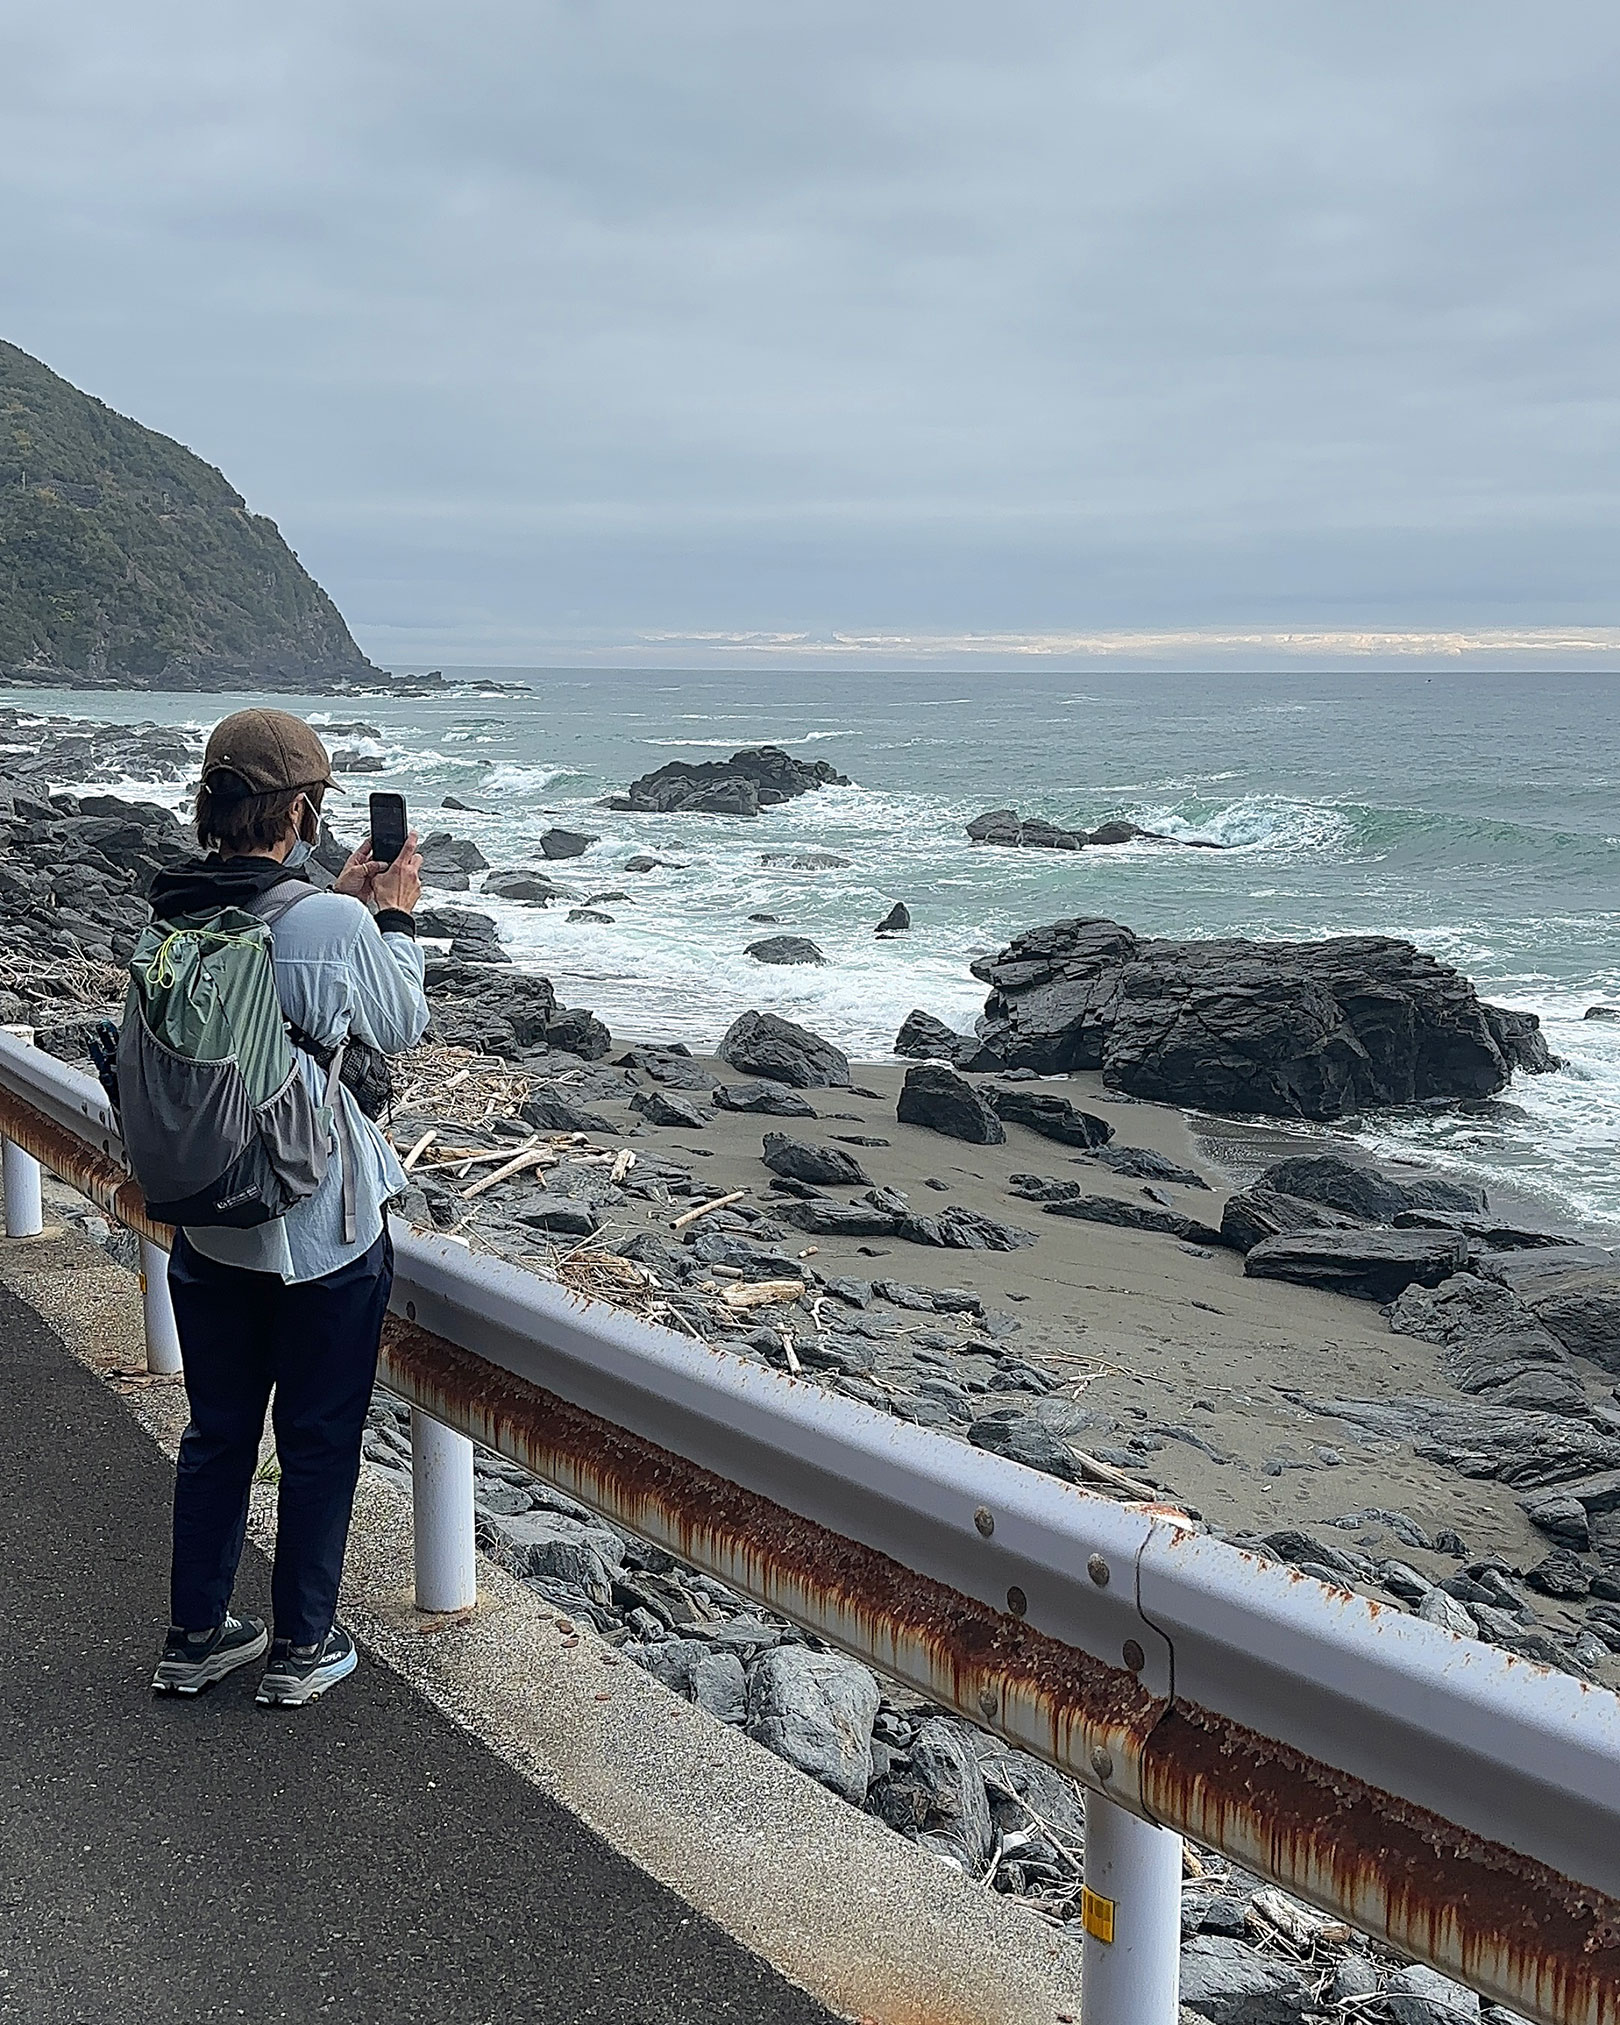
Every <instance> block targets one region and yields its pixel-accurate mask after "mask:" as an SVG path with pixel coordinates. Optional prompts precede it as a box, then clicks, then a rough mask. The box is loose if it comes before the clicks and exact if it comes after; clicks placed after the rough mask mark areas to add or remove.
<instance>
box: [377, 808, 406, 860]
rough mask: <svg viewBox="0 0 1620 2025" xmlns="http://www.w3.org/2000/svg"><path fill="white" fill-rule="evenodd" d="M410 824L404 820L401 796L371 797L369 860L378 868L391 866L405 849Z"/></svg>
mask: <svg viewBox="0 0 1620 2025" xmlns="http://www.w3.org/2000/svg"><path fill="white" fill-rule="evenodd" d="M409 835H410V824H409V823H408V822H407V821H406V818H405V797H404V796H403V795H391V794H375V795H373V796H372V797H371V860H372V863H373V864H374V865H376V866H378V867H379V868H386V867H387V866H389V865H391V864H393V862H394V860H395V859H396V858H397V857H398V856H399V854H400V852H401V851H403V850H404V848H405V840H406V838H407V837H408V836H409Z"/></svg>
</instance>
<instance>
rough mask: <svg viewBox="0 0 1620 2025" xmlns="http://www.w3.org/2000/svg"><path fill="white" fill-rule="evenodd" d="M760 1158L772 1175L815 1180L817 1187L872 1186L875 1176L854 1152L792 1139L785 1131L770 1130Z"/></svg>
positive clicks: (800, 1179)
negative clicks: (868, 1171)
mask: <svg viewBox="0 0 1620 2025" xmlns="http://www.w3.org/2000/svg"><path fill="white" fill-rule="evenodd" d="M760 1158H761V1159H762V1160H763V1161H764V1163H765V1165H766V1166H767V1167H768V1168H769V1169H770V1170H771V1172H772V1173H773V1174H784V1175H786V1176H787V1177H788V1178H789V1179H790V1180H793V1181H813V1182H815V1183H816V1184H817V1186H818V1187H827V1186H829V1185H831V1186H834V1187H839V1188H870V1187H871V1185H872V1177H871V1176H870V1175H869V1174H868V1173H867V1172H866V1170H865V1169H864V1168H863V1167H862V1166H861V1163H860V1162H859V1161H858V1160H857V1159H856V1158H855V1156H854V1154H853V1153H846V1152H845V1151H844V1149H843V1147H841V1146H811V1145H809V1144H808V1143H807V1142H806V1141H805V1140H803V1139H789V1138H788V1137H787V1135H786V1134H785V1133H782V1132H767V1133H766V1134H765V1138H764V1142H763V1145H762V1148H761V1152H760Z"/></svg>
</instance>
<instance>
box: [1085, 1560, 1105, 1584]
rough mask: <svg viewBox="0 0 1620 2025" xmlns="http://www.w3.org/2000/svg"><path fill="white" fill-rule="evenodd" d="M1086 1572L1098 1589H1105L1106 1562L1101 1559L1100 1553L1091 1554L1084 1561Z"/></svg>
mask: <svg viewBox="0 0 1620 2025" xmlns="http://www.w3.org/2000/svg"><path fill="white" fill-rule="evenodd" d="M1086 1573H1087V1574H1088V1575H1089V1576H1090V1577H1091V1579H1092V1581H1093V1582H1095V1583H1096V1585H1097V1587H1098V1588H1099V1589H1106V1588H1107V1587H1108V1563H1107V1562H1106V1561H1105V1560H1104V1559H1103V1557H1102V1556H1101V1554H1093V1555H1092V1557H1091V1559H1090V1560H1089V1561H1088V1562H1087V1563H1086Z"/></svg>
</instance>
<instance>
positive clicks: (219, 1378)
mask: <svg viewBox="0 0 1620 2025" xmlns="http://www.w3.org/2000/svg"><path fill="white" fill-rule="evenodd" d="M393 1279H394V1249H393V1245H392V1243H391V1242H390V1240H389V1237H388V1234H387V1232H386V1231H384V1233H383V1235H382V1236H381V1237H379V1238H378V1240H377V1242H376V1243H375V1244H374V1245H373V1246H372V1247H371V1249H370V1251H368V1252H366V1253H365V1254H364V1255H363V1256H362V1257H360V1258H357V1259H356V1260H355V1261H354V1263H353V1264H352V1265H347V1266H344V1267H342V1268H341V1269H340V1270H339V1271H337V1272H335V1273H328V1274H327V1275H326V1277H325V1278H324V1279H320V1280H306V1281H304V1282H302V1283H301V1284H300V1285H297V1286H288V1285H287V1284H286V1282H285V1281H283V1280H282V1279H281V1278H280V1277H279V1276H278V1275H277V1274H275V1273H250V1272H246V1271H244V1270H243V1269H242V1268H241V1267H239V1266H222V1265H217V1264H216V1263H215V1262H214V1261H213V1260H212V1259H205V1258H204V1257H203V1256H202V1254H201V1253H200V1252H198V1251H196V1250H194V1249H193V1248H192V1246H190V1245H189V1244H187V1242H186V1239H185V1235H184V1233H183V1232H177V1233H176V1234H175V1243H174V1250H173V1252H172V1253H171V1254H170V1257H169V1292H170V1294H171V1296H172V1297H173V1300H174V1315H175V1320H176V1322H177V1323H178V1324H179V1329H180V1355H181V1361H182V1363H183V1364H184V1366H185V1379H186V1398H187V1400H188V1401H189V1403H190V1406H191V1424H190V1426H189V1427H188V1428H187V1429H186V1431H185V1434H184V1435H183V1436H182V1438H181V1442H180V1460H179V1466H178V1468H177V1470H176V1473H175V1485H174V1562H173V1569H172V1574H171V1579H170V1591H169V1615H170V1618H171V1620H172V1621H173V1622H174V1623H175V1624H178V1625H181V1626H183V1627H184V1628H185V1629H186V1630H187V1631H202V1630H205V1629H207V1628H208V1627H209V1626H212V1625H215V1624H219V1623H221V1622H222V1621H223V1619H224V1617H225V1613H226V1609H227V1607H228V1606H229V1604H230V1600H231V1587H232V1584H233V1583H234V1582H235V1580H236V1564H237V1562H238V1561H239V1560H240V1559H241V1556H242V1539H243V1535H244V1534H245V1532H246V1530H247V1512H248V1492H249V1489H250V1487H251V1485H252V1482H253V1473H254V1470H255V1469H256V1467H257V1465H258V1460H259V1440H260V1436H261V1435H262V1434H263V1432H264V1414H265V1408H266V1406H267V1405H268V1404H269V1401H270V1396H271V1393H272V1391H273V1392H274V1394H275V1408H274V1412H273V1415H272V1419H273V1423H274V1426H275V1432H276V1456H277V1459H278V1461H279V1462H280V1465H281V1487H280V1492H279V1496H278V1501H277V1506H276V1561H275V1571H274V1574H273V1576H272V1579H271V1585H270V1595H271V1602H272V1605H273V1607H274V1613H275V1627H274V1629H275V1636H276V1637H277V1638H287V1639H291V1641H292V1642H293V1644H294V1645H314V1644H317V1643H319V1641H320V1640H322V1639H324V1638H325V1636H326V1634H327V1632H328V1631H330V1630H331V1628H332V1619H333V1617H334V1615H335V1614H336V1611H337V1597H338V1583H339V1581H340V1579H341V1578H342V1574H343V1550H344V1548H345V1546H346V1545H347V1544H348V1538H349V1518H350V1515H351V1513H352V1511H353V1507H354V1487H355V1484H356V1483H357V1482H358V1481H359V1476H360V1438H361V1436H362V1434H363V1433H364V1431H365V1424H366V1408H367V1406H368V1405H369V1404H370V1401H371V1386H372V1381H373V1379H374V1378H375V1376H376V1372H377V1348H378V1344H379V1343H380V1341H381V1338H382V1324H383V1314H384V1311H385V1310H386V1308H387V1306H388V1292H389V1288H390V1287H391V1286H392V1284H393Z"/></svg>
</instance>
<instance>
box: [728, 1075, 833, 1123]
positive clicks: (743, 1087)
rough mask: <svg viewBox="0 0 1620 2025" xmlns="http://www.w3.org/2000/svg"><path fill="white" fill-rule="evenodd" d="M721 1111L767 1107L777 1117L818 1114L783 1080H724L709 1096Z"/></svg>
mask: <svg viewBox="0 0 1620 2025" xmlns="http://www.w3.org/2000/svg"><path fill="white" fill-rule="evenodd" d="M709 1101H710V1102H711V1103H712V1104H713V1105H714V1106H715V1107H716V1109H717V1110H721V1111H763V1112H765V1113H767V1114H768V1115H769V1116H770V1117H773V1118H814V1117H815V1116H816V1115H817V1113H816V1107H815V1105H814V1104H809V1103H806V1101H805V1100H804V1098H803V1097H796V1096H795V1095H794V1094H793V1092H792V1091H791V1090H785V1089H783V1088H782V1086H781V1085H780V1084H779V1083H721V1084H718V1085H717V1086H716V1088H715V1090H714V1092H713V1094H712V1096H711V1097H710V1100H709Z"/></svg>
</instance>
